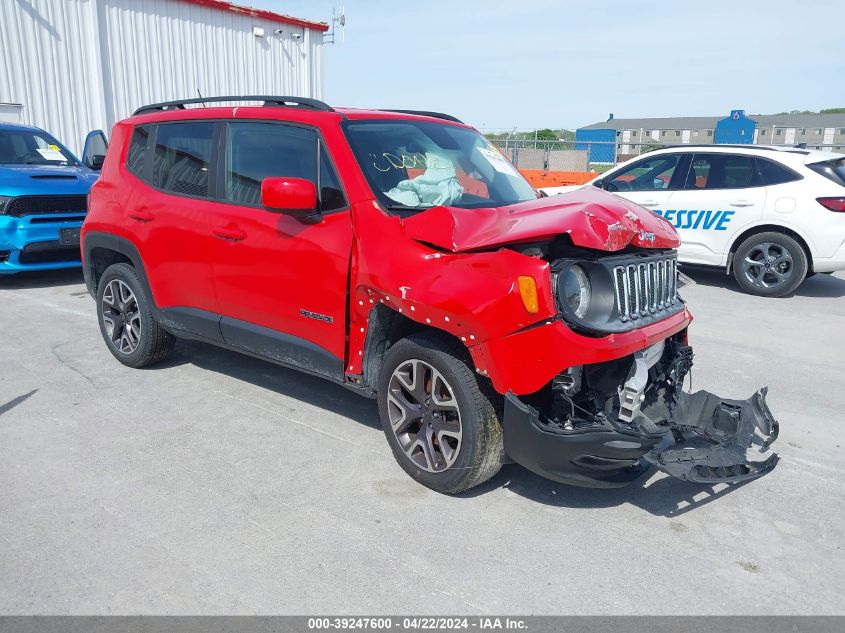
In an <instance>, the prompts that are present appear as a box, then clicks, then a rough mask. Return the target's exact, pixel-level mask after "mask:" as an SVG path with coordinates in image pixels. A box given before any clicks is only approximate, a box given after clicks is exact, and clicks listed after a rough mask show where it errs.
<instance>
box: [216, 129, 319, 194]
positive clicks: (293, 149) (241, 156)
mask: <svg viewBox="0 0 845 633" xmlns="http://www.w3.org/2000/svg"><path fill="white" fill-rule="evenodd" d="M228 128H229V131H228V136H227V139H226V185H225V186H226V189H225V194H224V197H225V198H226V199H227V200H230V201H232V202H237V203H240V204H248V205H254V206H258V205H260V204H261V181H262V180H264V179H265V178H270V177H280V176H290V177H292V178H305V179H306V180H310V181H312V182H313V181H314V180H315V179H316V177H317V135H316V133H315V132H314V131H313V130H310V129H306V128H301V127H296V126H293V125H280V124H277V123H260V122H252V121H251V122H238V123H230V124H229V126H228Z"/></svg>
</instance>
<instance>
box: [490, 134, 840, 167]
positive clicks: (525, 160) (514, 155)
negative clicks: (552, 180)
mask: <svg viewBox="0 0 845 633" xmlns="http://www.w3.org/2000/svg"><path fill="white" fill-rule="evenodd" d="M490 142H491V143H492V144H493V146H495V147H497V148H498V149H499V151H501V152H502V154H504V155H505V156H506V157H507V158H508V159H509V160H510V161H511V162H512V163H513V164H514V165H515V166H516V167H517V168H518V169H539V170H543V171H569V172H586V171H594V172H598V173H601V172H603V171H606V170H608V169H610V168H611V167H613V166H615V165H618V164H619V163H623V162H625V161H627V160H630V159H632V158H636V157H637V156H640V155H641V154H645V153H646V152H651V151H654V150H656V149H663V148H669V147H678V148H683V147H688V145H687V144H682V143H657V142H651V143H649V142H646V143H633V142H614V141H540V140H531V139H525V140H523V139H492V140H491V141H490ZM749 147H752V146H751V145H749ZM795 148H796V149H809V150H813V149H818V150H822V151H828V152H842V150H843V149H845V148H843V147H841V146H837V145H824V144H818V145H810V144H803V143H802V144H799V145H796V146H795Z"/></svg>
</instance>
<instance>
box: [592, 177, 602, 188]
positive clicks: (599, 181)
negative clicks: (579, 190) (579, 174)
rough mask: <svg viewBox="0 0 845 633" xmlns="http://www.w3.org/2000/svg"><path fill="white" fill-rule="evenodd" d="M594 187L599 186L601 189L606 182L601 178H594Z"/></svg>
mask: <svg viewBox="0 0 845 633" xmlns="http://www.w3.org/2000/svg"><path fill="white" fill-rule="evenodd" d="M593 187H598V188H599V189H603V188H604V183H603V182H602V179H601V178H599V179H598V180H594V181H593Z"/></svg>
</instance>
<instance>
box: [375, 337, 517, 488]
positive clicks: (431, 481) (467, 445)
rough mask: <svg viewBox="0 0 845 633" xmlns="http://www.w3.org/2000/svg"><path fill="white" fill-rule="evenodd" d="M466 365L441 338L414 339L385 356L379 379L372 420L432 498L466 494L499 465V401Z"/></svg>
mask: <svg viewBox="0 0 845 633" xmlns="http://www.w3.org/2000/svg"><path fill="white" fill-rule="evenodd" d="M469 363H470V361H469V358H468V356H467V354H466V350H465V349H464V348H463V347H462V346H461V345H459V344H457V343H454V342H453V341H451V340H450V339H449V338H448V337H446V336H438V335H436V334H434V335H432V334H417V335H413V336H410V337H408V338H406V339H402V340H400V341H399V342H397V343H396V344H395V345H393V346H392V347H391V348H390V349H389V350H388V352H387V355H386V357H385V359H384V363H383V364H382V367H381V371H380V373H379V384H378V405H379V416H380V418H381V424H382V429H383V430H384V434H385V436H386V437H387V442H388V444H390V448H391V449H392V450H393V455H394V457H395V458H396V461H398V462H399V465H400V466H401V467H402V469H403V470H404V471H405V472H406V473H408V474H409V475H410V476H411V477H412V478H414V479H415V480H416V481H418V482H419V483H421V484H422V485H424V486H427V487H428V488H431V489H432V490H436V491H437V492H442V493H447V494H455V493H458V492H463V491H464V490H468V489H469V488H472V487H474V486H477V485H478V484H480V483H482V482H484V481H487V480H488V479H490V478H491V477H492V476H493V475H495V474H496V473H497V472H498V471H499V469H500V468H501V466H502V464H503V463H504V454H505V451H504V443H503V438H502V424H501V422H500V421H499V414H498V412H497V411H500V410H501V408H502V407H501V402H502V399H501V397H500V396H499V395H498V394H496V393H495V392H494V391H493V389H492V386H491V385H490V383H489V382H488V381H487V380H485V379H483V378H481V377H479V376H476V375H475V373H474V372H473V371H472V369H471V368H470V366H469Z"/></svg>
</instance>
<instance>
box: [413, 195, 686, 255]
mask: <svg viewBox="0 0 845 633" xmlns="http://www.w3.org/2000/svg"><path fill="white" fill-rule="evenodd" d="M402 224H403V226H404V229H405V234H406V235H407V236H408V237H410V238H411V239H413V240H416V241H418V242H422V243H424V244H430V245H432V246H435V247H436V248H439V249H442V250H445V251H450V252H453V253H459V252H467V251H474V250H482V249H486V248H491V247H495V246H501V245H504V244H513V243H519V242H535V241H543V240H547V239H552V238H554V237H555V236H557V235H561V234H566V235H569V238H570V239H571V240H572V243H573V244H574V245H576V246H581V247H584V248H592V249H596V250H602V251H619V250H622V249H623V248H625V247H627V246H629V245H633V246H639V247H643V248H677V247H678V245H679V244H680V239H679V237H678V234H677V232H676V231H675V229H674V227H673V226H672V224H671V223H669V222H667V221H666V220H664V219H663V218H661V217H660V216H659V215H657V214H655V213H652V212H651V211H649V210H648V209H645V208H644V207H641V206H639V205H637V204H634V203H633V202H629V201H628V200H625V199H623V198H620V197H619V196H615V195H613V194H611V193H608V192H606V191H602V190H601V189H597V188H595V187H584V188H581V189H578V190H576V191H572V192H569V193H564V194H561V195H559V196H554V197H548V198H538V199H537V200H531V201H528V202H522V203H519V204H515V205H510V206H506V207H498V208H482V209H460V208H456V207H444V206H440V207H433V208H431V209H428V210H427V211H423V212H421V213H417V214H416V215H413V216H411V217H409V218H405V219H404V220H403V221H402Z"/></svg>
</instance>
